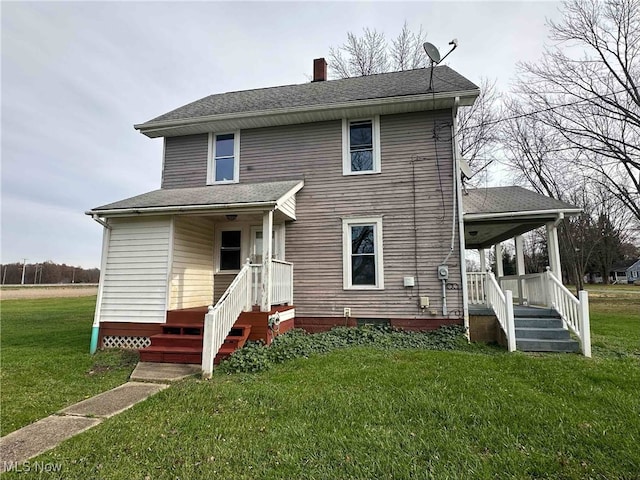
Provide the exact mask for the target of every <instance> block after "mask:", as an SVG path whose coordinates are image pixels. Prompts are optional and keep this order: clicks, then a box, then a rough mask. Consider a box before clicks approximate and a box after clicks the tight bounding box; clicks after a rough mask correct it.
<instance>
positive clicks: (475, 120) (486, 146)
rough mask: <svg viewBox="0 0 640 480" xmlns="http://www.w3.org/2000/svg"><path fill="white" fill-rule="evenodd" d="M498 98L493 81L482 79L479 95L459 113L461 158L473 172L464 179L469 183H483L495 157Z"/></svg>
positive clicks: (496, 150)
mask: <svg viewBox="0 0 640 480" xmlns="http://www.w3.org/2000/svg"><path fill="white" fill-rule="evenodd" d="M499 99H500V95H499V94H498V91H497V89H496V81H495V80H489V79H487V78H482V79H481V80H480V96H478V98H477V99H476V101H475V102H474V104H473V105H472V106H471V107H463V108H461V109H460V111H459V112H458V145H459V147H460V154H461V155H462V158H464V159H465V160H466V161H467V163H468V164H469V167H470V168H471V170H472V172H473V177H472V178H470V179H467V183H469V184H471V185H479V184H481V183H483V182H484V180H485V179H486V178H487V169H488V167H489V165H491V164H492V163H493V162H494V161H495V160H496V154H497V152H498V147H499V145H500V140H501V136H500V133H499V130H498V128H497V127H496V125H495V124H496V123H498V119H499V116H500V114H499V112H498V109H497V105H498V102H499Z"/></svg>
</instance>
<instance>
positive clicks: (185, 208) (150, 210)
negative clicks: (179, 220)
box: [85, 201, 277, 220]
mask: <svg viewBox="0 0 640 480" xmlns="http://www.w3.org/2000/svg"><path fill="white" fill-rule="evenodd" d="M276 206H277V201H270V202H253V203H243V204H238V203H225V204H217V205H179V206H167V207H140V208H113V209H110V210H89V211H88V212H85V215H91V216H92V217H93V218H94V220H95V219H96V217H97V216H98V215H101V216H112V217H113V216H124V215H160V214H163V213H182V212H208V211H219V210H226V209H233V210H238V211H241V210H250V209H257V210H264V209H265V208H275V207H276Z"/></svg>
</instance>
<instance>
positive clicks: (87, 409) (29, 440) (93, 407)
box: [0, 362, 200, 472]
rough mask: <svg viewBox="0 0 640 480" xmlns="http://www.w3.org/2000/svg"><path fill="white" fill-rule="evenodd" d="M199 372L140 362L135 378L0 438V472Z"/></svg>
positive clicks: (198, 369) (174, 365) (16, 466)
mask: <svg viewBox="0 0 640 480" xmlns="http://www.w3.org/2000/svg"><path fill="white" fill-rule="evenodd" d="M199 371H200V367H199V366H198V365H177V364H170V363H169V364H166V363H144V362H140V363H139V364H138V365H137V366H136V368H135V370H134V371H133V373H132V374H131V379H132V380H137V381H130V382H127V383H125V384H124V385H120V386H119V387H116V388H114V389H112V390H109V391H107V392H104V393H101V394H99V395H96V396H95V397H91V398H89V399H87V400H83V401H82V402H78V403H76V404H75V405H71V406H70V407H67V408H65V409H63V410H60V411H59V412H58V413H56V414H54V415H50V416H49V417H46V418H43V419H42V420H39V421H37V422H35V423H32V424H31V425H27V426H26V427H23V428H21V429H20V430H16V431H15V432H11V433H10V434H8V435H6V436H4V437H2V438H0V458H1V459H2V463H1V464H0V472H4V471H5V470H7V469H11V468H18V467H19V466H20V464H21V463H22V462H25V461H27V460H29V459H30V458H33V457H35V456H37V455H40V454H41V453H44V452H46V451H47V450H51V449H52V448H54V447H56V446H58V445H59V444H60V443H62V442H63V441H65V440H67V439H68V438H71V437H73V436H75V435H78V434H79V433H81V432H84V431H85V430H88V429H90V428H92V427H95V426H96V425H98V424H100V423H102V422H103V421H104V420H105V419H107V418H110V417H112V416H114V415H117V414H118V413H120V412H123V411H124V410H127V409H128V408H131V407H133V406H134V405H135V404H136V403H139V402H141V401H143V400H146V399H147V398H149V397H150V396H151V395H154V394H156V393H158V392H160V391H162V390H164V389H165V388H168V387H169V385H168V383H170V382H174V381H177V380H181V379H183V378H185V377H188V376H192V375H194V374H195V373H198V372H199ZM147 382H155V383H147ZM158 382H161V383H158Z"/></svg>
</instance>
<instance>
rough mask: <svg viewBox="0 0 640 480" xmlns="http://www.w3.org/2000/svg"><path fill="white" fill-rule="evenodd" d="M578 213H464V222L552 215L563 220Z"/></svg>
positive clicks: (559, 211) (576, 211) (567, 211)
mask: <svg viewBox="0 0 640 480" xmlns="http://www.w3.org/2000/svg"><path fill="white" fill-rule="evenodd" d="M580 212H582V209H581V208H567V209H563V210H560V209H555V210H531V211H528V212H500V213H465V214H464V219H465V220H491V219H495V218H511V217H531V216H541V215H553V216H559V215H562V218H564V215H565V214H568V215H577V214H579V213H580ZM560 220H562V219H560Z"/></svg>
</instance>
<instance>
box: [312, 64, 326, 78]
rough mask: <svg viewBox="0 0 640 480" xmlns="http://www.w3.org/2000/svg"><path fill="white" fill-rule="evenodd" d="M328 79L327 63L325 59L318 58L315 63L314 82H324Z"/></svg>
mask: <svg viewBox="0 0 640 480" xmlns="http://www.w3.org/2000/svg"><path fill="white" fill-rule="evenodd" d="M326 79H327V61H326V60H325V59H324V58H316V59H315V60H314V61H313V81H314V82H324V81H325V80H326Z"/></svg>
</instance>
